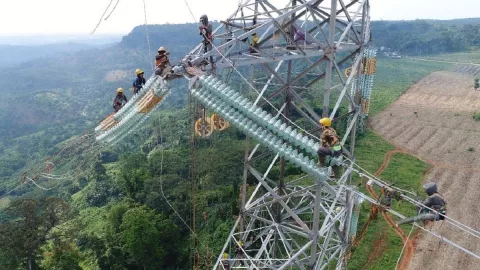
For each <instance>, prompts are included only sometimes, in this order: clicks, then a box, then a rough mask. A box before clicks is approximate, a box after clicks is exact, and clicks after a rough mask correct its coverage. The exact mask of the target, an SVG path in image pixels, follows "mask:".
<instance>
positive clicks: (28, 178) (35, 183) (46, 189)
mask: <svg viewBox="0 0 480 270" xmlns="http://www.w3.org/2000/svg"><path fill="white" fill-rule="evenodd" d="M25 178H26V179H27V180H29V181H31V182H32V183H33V184H34V185H35V186H37V187H38V188H40V189H43V190H45V191H49V190H52V189H55V188H57V187H59V186H60V183H59V184H58V185H56V186H54V187H51V188H45V187H42V186H40V185H39V184H37V182H35V180H33V179H32V178H30V177H25Z"/></svg>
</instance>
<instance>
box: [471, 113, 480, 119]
mask: <svg viewBox="0 0 480 270" xmlns="http://www.w3.org/2000/svg"><path fill="white" fill-rule="evenodd" d="M472 117H473V120H475V121H480V112H476V113H474V114H473V116H472Z"/></svg>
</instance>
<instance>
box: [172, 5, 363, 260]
mask: <svg viewBox="0 0 480 270" xmlns="http://www.w3.org/2000/svg"><path fill="white" fill-rule="evenodd" d="M275 2H283V4H278V3H273V1H268V0H250V1H243V2H242V3H241V4H239V6H238V8H237V10H236V12H235V13H234V14H232V16H230V17H229V18H228V19H227V20H225V21H221V22H220V25H219V26H218V28H217V29H215V31H214V37H215V39H214V41H213V43H214V47H213V49H211V50H210V51H208V52H206V53H204V48H203V46H204V45H203V44H199V45H198V46H197V47H195V49H194V50H192V51H191V52H190V53H189V54H188V55H187V56H186V57H185V58H184V59H183V60H182V61H181V63H182V65H179V66H177V67H175V68H174V71H175V72H177V73H181V72H182V71H184V70H183V69H185V68H186V67H187V66H198V67H200V66H206V69H207V70H211V69H212V68H213V67H212V65H211V63H210V61H209V59H212V58H213V59H214V62H215V71H216V72H217V73H218V72H219V71H221V70H229V71H232V72H233V73H232V74H233V76H232V77H235V79H237V82H239V83H246V84H247V85H248V87H249V88H250V93H251V94H250V97H251V99H250V103H247V106H251V107H252V108H253V107H255V108H262V109H263V110H264V111H268V112H269V113H271V115H270V116H266V117H267V118H268V119H270V118H271V117H273V118H275V119H280V120H281V121H283V123H285V124H286V126H283V127H281V126H280V127H278V128H279V129H278V130H277V129H275V127H273V126H269V124H268V123H267V122H265V125H264V126H263V128H262V125H261V124H259V125H255V124H253V128H252V123H250V122H251V121H252V120H254V121H253V122H255V121H257V122H258V123H261V121H263V120H261V119H257V117H256V116H255V115H254V114H255V113H259V112H260V111H253V112H254V114H249V112H248V110H244V111H242V110H243V109H242V108H241V107H239V106H237V105H238V104H235V102H236V101H235V100H234V98H235V97H236V95H234V97H232V100H229V99H228V96H223V97H222V98H223V99H224V100H223V101H218V102H215V101H213V100H214V96H215V95H219V97H220V95H221V93H220V92H218V93H217V92H216V90H215V89H216V88H215V87H217V88H218V87H219V84H217V85H216V86H214V85H213V83H212V84H211V85H210V86H208V87H207V86H206V85H207V84H208V83H209V81H208V80H210V79H205V78H203V79H202V80H201V84H202V85H203V86H202V89H203V90H202V89H200V90H198V91H195V89H192V91H193V92H192V93H193V95H194V97H195V98H197V99H198V100H199V101H200V102H201V103H203V105H205V106H206V107H209V108H210V109H212V110H218V111H219V113H220V115H222V112H223V115H222V116H223V117H226V118H227V119H226V120H228V121H237V120H236V119H237V118H238V119H241V120H239V121H238V123H236V126H237V127H242V128H243V131H244V132H245V133H247V136H249V138H251V139H248V140H249V143H246V148H247V149H246V152H245V160H244V174H243V180H244V182H243V183H244V185H243V188H242V190H243V192H242V193H243V199H242V205H241V213H240V215H239V217H238V219H237V220H236V222H235V225H234V227H233V228H232V230H231V232H230V234H229V236H228V239H227V240H226V243H225V245H224V247H223V250H222V252H221V254H220V255H219V256H218V259H217V261H216V264H215V266H214V269H226V268H227V267H226V265H227V264H228V267H229V269H240V268H242V269H326V268H329V269H330V268H331V267H334V268H337V269H340V268H343V267H345V261H344V259H343V258H344V254H345V252H346V250H347V247H348V245H349V242H350V235H351V232H350V231H349V230H350V227H351V222H356V221H357V219H356V218H353V219H352V209H353V208H354V205H355V202H356V200H357V199H356V197H355V196H354V195H353V194H352V192H351V191H350V188H347V187H348V185H347V183H348V179H349V177H350V173H351V172H352V169H351V167H349V166H348V163H347V162H345V163H344V165H345V168H346V169H345V172H344V173H343V175H342V176H341V177H337V178H336V179H331V178H330V176H329V173H328V171H327V170H326V169H325V168H317V167H316V166H315V168H313V167H312V162H314V160H315V151H314V150H313V152H312V149H315V148H314V147H313V146H318V144H316V145H312V143H311V141H312V140H316V142H318V138H317V137H319V136H320V135H319V132H318V130H319V126H318V120H319V119H320V118H321V116H330V117H331V118H333V117H334V116H335V115H336V114H337V113H338V112H339V110H340V109H341V108H342V109H347V110H348V117H349V120H348V125H347V127H346V129H345V131H344V132H343V134H341V136H342V143H343V144H344V145H345V146H346V144H345V143H347V142H348V145H349V147H348V148H347V147H344V154H345V155H346V156H348V157H349V158H350V159H352V160H353V157H352V155H351V153H353V151H354V146H355V143H354V142H355V132H356V127H357V122H358V121H360V120H361V119H363V116H364V115H365V111H364V109H365V106H362V99H361V96H362V95H361V91H362V89H361V87H362V86H363V85H364V82H363V81H361V79H360V77H361V76H357V74H361V73H362V71H361V70H360V69H365V65H366V64H365V60H364V53H365V50H366V49H367V45H368V42H369V40H370V29H369V22H370V19H369V7H370V3H369V1H368V0H352V1H348V0H290V1H275ZM253 34H256V35H257V37H258V38H259V39H258V43H256V44H254V43H252V37H253ZM253 67H254V68H255V71H258V72H256V73H255V75H254V76H253V78H251V76H250V75H249V74H250V72H251V68H253ZM346 67H351V69H350V72H349V74H347V73H345V72H344V69H345V68H346ZM227 73H228V72H225V74H227ZM229 77H230V76H228V78H229ZM226 78H227V76H226V75H224V76H223V79H224V81H225V80H226ZM195 85H196V84H191V87H192V88H195ZM223 87H225V86H223ZM243 94H245V93H243ZM307 95H308V96H309V97H311V96H312V95H313V96H314V97H318V100H311V99H309V98H306V97H307ZM322 97H323V100H322ZM243 103H245V100H244V101H243ZM318 104H321V105H319V106H313V105H318ZM314 107H321V108H322V110H321V111H319V110H318V109H317V110H315V109H314ZM262 113H263V112H262ZM262 115H265V113H263V114H262ZM290 115H292V117H290ZM269 117H270V118H269ZM248 119H250V122H248ZM272 123H273V122H272ZM249 125H250V126H249ZM286 127H289V128H290V129H289V130H288V129H287V131H285V128H286ZM242 128H240V129H242ZM257 128H258V129H257ZM293 129H298V130H310V131H311V133H309V132H304V133H303V135H302V136H303V137H302V136H300V137H298V138H301V140H303V142H304V143H305V144H303V146H300V145H301V142H298V143H299V144H298V145H297V146H295V147H298V149H300V148H302V147H303V148H302V149H306V151H307V152H308V153H309V156H308V157H307V156H303V154H299V155H297V154H298V152H297V151H296V150H295V149H294V148H291V147H290V148H288V149H287V148H285V147H284V148H282V147H281V146H280V148H279V146H278V145H277V146H275V145H269V141H268V140H269V139H270V140H273V141H275V140H277V141H275V142H280V144H281V143H282V142H284V144H283V145H288V144H289V143H290V144H291V145H293V146H294V145H295V142H294V139H295V138H290V137H289V136H290V135H289V134H291V133H292V132H293V131H292V130H293ZM284 131H285V133H282V132H284ZM287 133H288V134H287ZM275 136H277V137H275ZM281 137H283V141H280V140H278V138H281ZM272 138H273V139H272ZM307 139H310V141H308V142H307ZM301 140H300V141H301ZM347 140H348V141H347ZM264 147H265V148H264ZM308 147H310V148H308ZM312 147H313V148H312ZM307 148H308V149H307ZM289 151H290V152H289ZM292 151H293V152H292ZM267 158H269V165H268V167H267V169H266V170H263V171H261V170H260V169H259V168H257V167H256V166H255V165H256V164H258V163H256V161H258V160H259V159H263V160H265V159H267ZM288 162H292V163H294V165H296V166H298V167H301V168H302V169H303V171H304V172H306V174H304V175H301V176H297V177H295V178H294V179H291V178H288V179H287V177H286V175H285V164H286V163H288ZM277 163H278V164H279V165H280V174H279V176H278V177H270V173H271V171H272V168H273V167H274V166H275V164H277ZM249 177H253V178H255V179H256V180H257V182H258V184H257V185H256V187H255V189H254V191H253V193H252V195H251V196H250V197H249V199H248V200H247V198H246V194H245V193H246V188H245V187H246V182H247V178H249ZM274 178H276V179H274ZM352 226H353V227H355V226H356V224H353V225H352ZM225 253H226V254H228V258H224V257H223V254H225Z"/></svg>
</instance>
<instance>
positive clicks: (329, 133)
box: [317, 117, 342, 177]
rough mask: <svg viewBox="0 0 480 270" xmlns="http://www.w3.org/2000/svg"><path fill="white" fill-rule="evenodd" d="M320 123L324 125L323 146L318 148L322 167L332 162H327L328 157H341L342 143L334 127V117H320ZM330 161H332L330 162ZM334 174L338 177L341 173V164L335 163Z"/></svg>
mask: <svg viewBox="0 0 480 270" xmlns="http://www.w3.org/2000/svg"><path fill="white" fill-rule="evenodd" d="M319 122H320V125H321V126H322V130H323V131H322V135H321V138H320V139H321V146H320V148H319V149H318V150H317V154H318V165H319V166H320V167H328V166H329V165H330V164H327V162H326V157H327V156H329V157H330V160H331V158H337V157H340V155H341V154H342V146H341V144H340V139H339V138H338V135H337V132H336V131H335V129H333V128H332V119H330V118H328V117H324V118H322V119H320V121H319ZM329 163H330V162H329ZM332 169H333V174H334V176H335V177H338V176H339V174H340V166H338V165H333V166H332Z"/></svg>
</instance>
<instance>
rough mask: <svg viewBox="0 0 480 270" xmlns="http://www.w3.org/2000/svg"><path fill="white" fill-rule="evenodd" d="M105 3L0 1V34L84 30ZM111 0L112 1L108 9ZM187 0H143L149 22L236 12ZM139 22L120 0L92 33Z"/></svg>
mask: <svg viewBox="0 0 480 270" xmlns="http://www.w3.org/2000/svg"><path fill="white" fill-rule="evenodd" d="M110 1H111V0H0V36H22V35H51V34H67V33H76V34H77V33H78V34H89V33H90V32H91V31H92V30H93V29H94V28H95V26H96V25H97V23H98V21H99V18H100V17H101V15H102V13H103V12H104V11H105V8H106V7H107V6H108V4H109V3H110ZM271 1H272V2H274V3H275V2H282V3H283V2H284V0H271ZM344 1H345V2H349V0H344ZM116 2H117V0H113V4H112V6H111V7H110V10H111V9H112V7H113V5H114V4H115V3H116ZM187 2H188V4H189V6H190V8H191V10H192V13H193V16H194V17H192V14H191V13H190V12H189V10H188V8H187V6H186V4H185V0H145V3H146V7H147V22H148V24H165V23H185V22H194V21H197V20H198V17H199V16H200V15H201V14H203V13H206V14H208V15H209V18H210V19H211V20H221V19H225V18H227V17H228V16H230V15H231V13H232V12H234V11H235V10H236V7H237V6H238V2H239V0H187ZM453 3H455V5H453ZM478 11H480V1H479V0H456V1H452V0H371V17H372V19H373V20H412V19H454V18H471V17H480V14H479V13H478ZM107 14H108V12H107ZM194 18H195V20H194ZM144 22H145V16H144V9H143V1H142V0H119V3H118V6H117V7H116V9H115V11H114V12H113V13H112V15H111V16H110V17H109V18H108V20H102V23H101V24H100V26H99V27H98V29H97V31H96V33H98V34H107V33H116V34H127V33H129V32H130V31H131V30H132V29H133V28H134V27H135V26H137V25H141V24H144Z"/></svg>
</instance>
